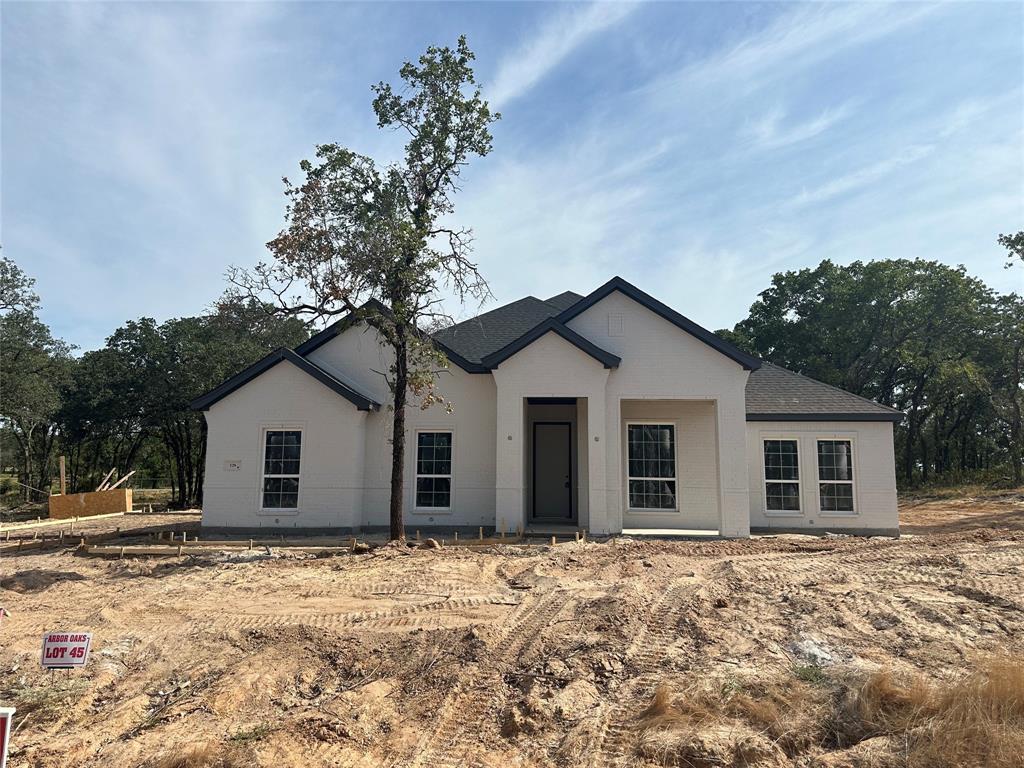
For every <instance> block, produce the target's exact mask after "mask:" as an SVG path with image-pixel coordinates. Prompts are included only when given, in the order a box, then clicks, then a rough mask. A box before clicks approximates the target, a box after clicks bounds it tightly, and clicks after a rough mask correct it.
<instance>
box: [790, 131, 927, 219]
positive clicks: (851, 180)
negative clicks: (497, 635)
mask: <svg viewBox="0 0 1024 768" xmlns="http://www.w3.org/2000/svg"><path fill="white" fill-rule="evenodd" d="M934 151H935V145H934V144H915V145H913V146H910V147H907V148H906V149H905V150H904V151H902V152H900V153H898V154H896V155H893V156H892V157H887V158H885V159H884V160H880V161H879V162H877V163H872V164H871V165H869V166H867V167H865V168H859V169H857V170H855V171H852V172H851V173H846V174H843V175H842V176H839V177H837V178H835V179H832V180H831V181H828V182H826V183H824V184H822V185H820V186H818V187H814V188H813V189H805V190H803V191H801V192H800V194H798V195H797V196H796V197H795V198H793V200H792V201H791V202H792V204H793V205H794V206H804V205H812V204H814V203H823V202H825V201H826V200H831V199H833V198H835V197H839V196H840V195H845V194H847V193H849V192H853V191H855V190H857V189H860V188H861V187H866V186H867V185H868V184H871V183H873V182H875V181H878V180H879V179H881V178H882V177H884V176H888V175H889V174H890V173H892V172H894V171H896V170H898V169H900V168H902V167H903V166H905V165H910V164H911V163H916V162H917V161H918V160H921V159H922V158H925V157H927V156H928V155H930V154H931V153H932V152H934Z"/></svg>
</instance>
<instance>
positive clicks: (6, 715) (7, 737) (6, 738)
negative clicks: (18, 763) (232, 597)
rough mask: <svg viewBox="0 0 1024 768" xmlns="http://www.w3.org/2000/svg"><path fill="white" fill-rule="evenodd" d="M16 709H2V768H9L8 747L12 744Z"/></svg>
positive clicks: (0, 757) (0, 739)
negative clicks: (12, 726)
mask: <svg viewBox="0 0 1024 768" xmlns="http://www.w3.org/2000/svg"><path fill="white" fill-rule="evenodd" d="M12 720H14V707H0V768H7V747H8V745H9V744H10V742H11V721H12Z"/></svg>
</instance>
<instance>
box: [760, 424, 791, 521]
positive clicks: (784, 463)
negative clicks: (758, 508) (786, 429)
mask: <svg viewBox="0 0 1024 768" xmlns="http://www.w3.org/2000/svg"><path fill="white" fill-rule="evenodd" d="M764 498H765V508H766V509H767V510H768V511H769V512H799V511H800V456H799V450H798V447H797V441H796V440H765V441H764Z"/></svg>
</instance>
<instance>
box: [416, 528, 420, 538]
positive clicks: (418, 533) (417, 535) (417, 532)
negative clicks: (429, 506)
mask: <svg viewBox="0 0 1024 768" xmlns="http://www.w3.org/2000/svg"><path fill="white" fill-rule="evenodd" d="M419 540H420V529H419V528H417V529H416V541H419Z"/></svg>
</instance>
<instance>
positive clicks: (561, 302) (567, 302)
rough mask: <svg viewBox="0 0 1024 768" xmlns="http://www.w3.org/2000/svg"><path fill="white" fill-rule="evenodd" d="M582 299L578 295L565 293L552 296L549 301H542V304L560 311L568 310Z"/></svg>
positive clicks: (569, 292) (570, 292)
mask: <svg viewBox="0 0 1024 768" xmlns="http://www.w3.org/2000/svg"><path fill="white" fill-rule="evenodd" d="M582 298H583V297H582V296H580V295H579V294H578V293H573V292H572V291H566V292H565V293H560V294H558V295H557V296H552V297H551V298H550V299H544V303H545V304H550V305H551V306H553V307H557V308H558V309H559V310H560V311H561V310H565V309H568V308H569V307H571V306H572V305H573V304H575V303H576V302H577V301H579V300H580V299H582Z"/></svg>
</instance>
